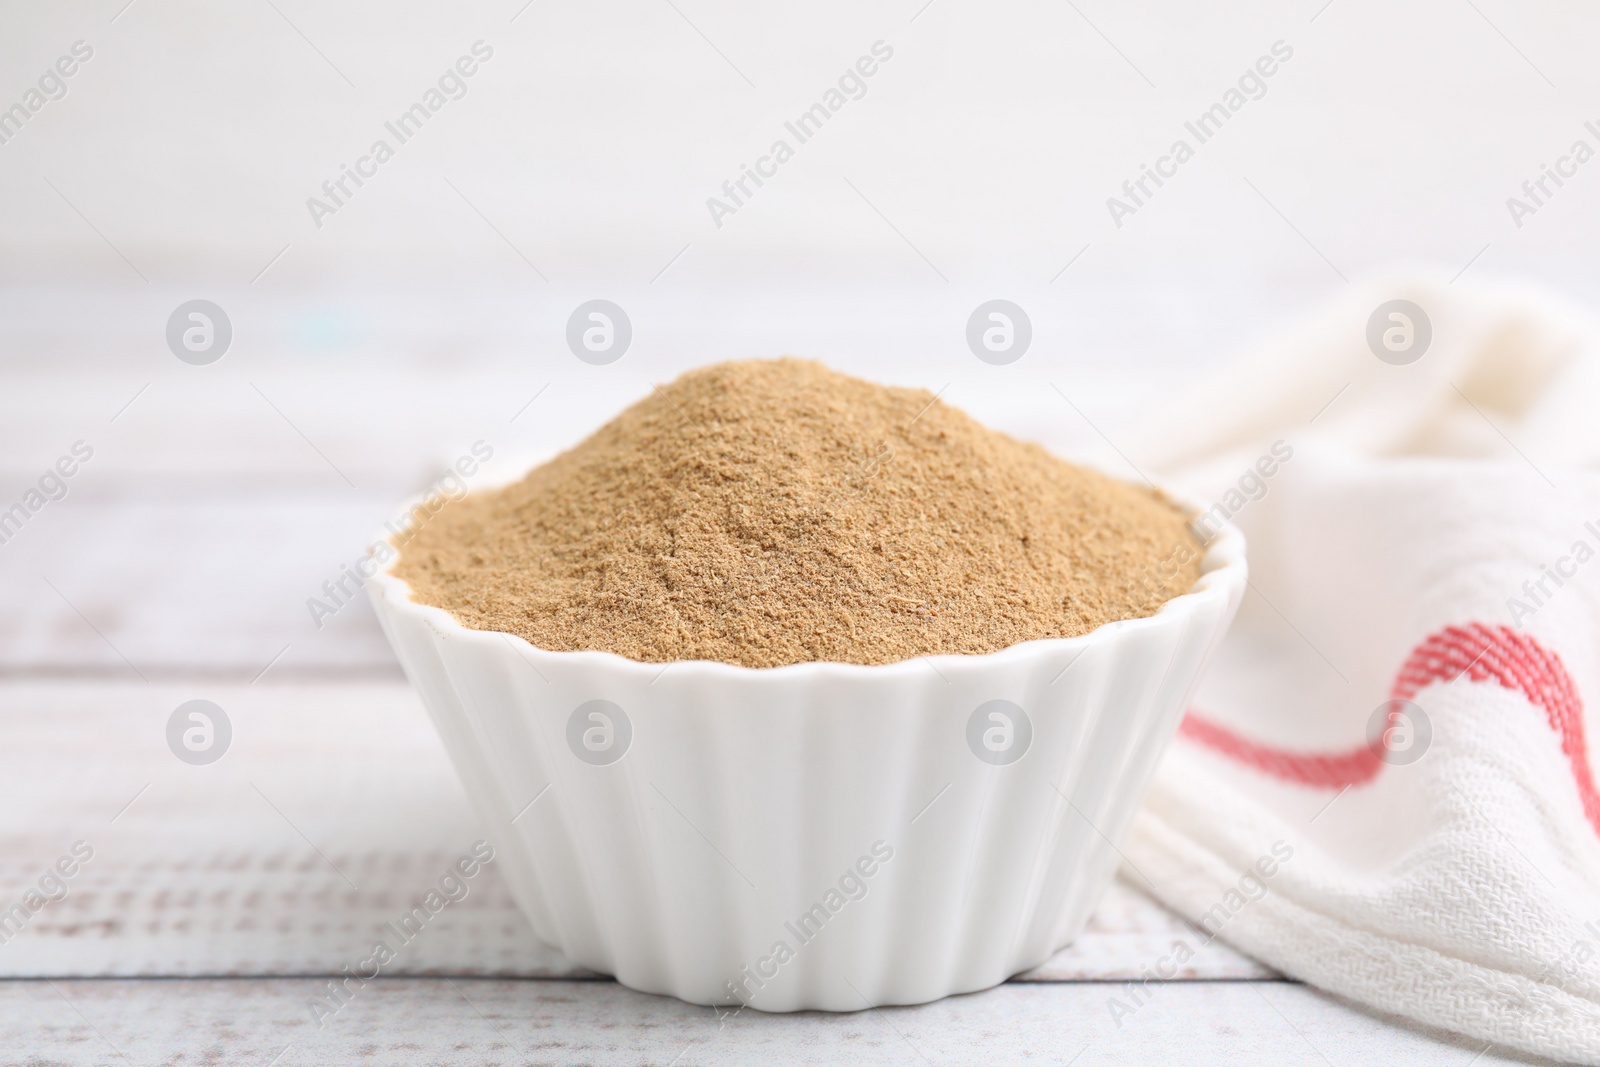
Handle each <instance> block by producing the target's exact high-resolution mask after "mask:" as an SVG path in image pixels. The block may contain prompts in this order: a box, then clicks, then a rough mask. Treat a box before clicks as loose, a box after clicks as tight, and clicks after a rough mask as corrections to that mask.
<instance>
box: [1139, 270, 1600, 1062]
mask: <svg viewBox="0 0 1600 1067" xmlns="http://www.w3.org/2000/svg"><path fill="white" fill-rule="evenodd" d="M1127 445H1128V446H1129V447H1128V448H1127V451H1128V453H1129V455H1130V456H1132V457H1134V459H1135V460H1136V461H1137V462H1139V464H1140V466H1141V467H1143V468H1144V469H1145V470H1146V471H1148V472H1149V473H1150V475H1151V476H1152V477H1159V478H1162V479H1164V480H1166V481H1167V482H1169V483H1171V484H1174V485H1175V486H1178V487H1181V488H1184V489H1186V490H1188V491H1190V492H1192V493H1194V494H1195V495H1197V496H1201V497H1203V498H1204V499H1207V500H1210V501H1214V502H1215V504H1216V506H1215V508H1214V509H1213V511H1212V512H1211V514H1213V515H1214V516H1216V517H1222V516H1227V517H1229V518H1231V520H1232V521H1233V522H1235V523H1236V524H1238V525H1239V526H1240V527H1241V528H1242V529H1243V530H1244V531H1245V534H1246V536H1247V537H1248V539H1249V543H1250V550H1249V559H1250V566H1251V587H1250V591H1249V592H1248V593H1247V595H1246V598H1245V602H1244V606H1243V608H1242V609H1241V612H1240V614H1239V618H1238V621H1237V622H1236V623H1235V627H1234V630H1233V631H1232V632H1231V633H1230V635H1229V636H1228V638H1227V640H1226V642H1225V643H1224V646H1223V648H1222V650H1221V652H1220V653H1219V656H1218V660H1217V662H1216V664H1215V665H1214V667H1213V668H1212V670H1211V672H1210V673H1209V674H1208V676H1207V678H1206V679H1205V681H1204V682H1203V683H1202V686H1201V689H1200V692H1199V694H1198V696H1197V698H1196V701H1195V704H1194V706H1193V707H1192V709H1191V711H1190V713H1189V715H1188V717H1187V719H1186V720H1185V722H1184V725H1183V728H1182V730H1181V733H1180V736H1179V740H1178V741H1176V742H1175V743H1174V744H1173V746H1172V749H1171V750H1170V752H1169V754H1168V756H1167V758H1166V760H1165V762H1164V764H1163V766H1162V769H1161V771H1160V773H1159V775H1158V777H1157V779H1156V782H1155V784H1154V786H1153V788H1152V790H1151V793H1150V796H1149V800H1148V802H1147V804H1146V806H1145V808H1144V810H1143V811H1142V812H1141V814H1140V816H1139V817H1138V819H1137V821H1136V823H1135V825H1134V827H1133V830H1132V833H1131V835H1130V840H1129V844H1128V846H1127V851H1126V855H1127V859H1128V862H1127V864H1126V867H1125V870H1124V874H1125V876H1127V877H1129V878H1130V879H1131V880H1132V881H1133V882H1134V883H1135V884H1139V885H1142V886H1145V887H1146V888H1148V889H1150V890H1151V891H1152V892H1154V893H1155V894H1156V895H1157V896H1159V897H1160V898H1161V899H1163V900H1164V901H1165V902H1166V903H1168V904H1169V905H1171V906H1172V907H1174V908H1175V909H1177V910H1178V911H1179V912H1181V913H1183V914H1184V915H1185V916H1186V917H1188V918H1189V919H1190V920H1191V921H1192V922H1193V923H1195V925H1196V927H1197V930H1196V932H1195V933H1194V934H1193V935H1192V937H1191V938H1189V939H1180V940H1179V941H1177V942H1175V943H1174V944H1173V946H1172V950H1171V953H1170V954H1169V955H1168V956H1166V957H1162V958H1160V959H1158V960H1156V961H1153V962H1152V965H1151V967H1150V968H1149V970H1148V972H1147V973H1148V975H1149V976H1150V977H1152V978H1156V977H1161V976H1163V975H1164V974H1165V973H1166V972H1167V971H1168V970H1170V969H1171V968H1172V967H1174V966H1178V965H1180V964H1181V961H1182V960H1183V959H1185V958H1187V955H1188V954H1189V953H1191V952H1193V951H1194V950H1195V948H1196V946H1197V945H1198V944H1201V943H1204V942H1206V941H1208V940H1209V939H1210V938H1213V937H1219V938H1221V939H1223V940H1226V941H1229V942H1232V943H1233V944H1234V945H1236V946H1238V947H1240V948H1242V949H1244V950H1245V951H1247V952H1250V953H1251V954H1253V955H1255V956H1257V957H1258V958H1260V959H1262V960H1263V961H1265V962H1267V963H1268V964H1270V965H1272V966H1273V967H1276V968H1278V969H1279V970H1281V971H1283V972H1285V973H1287V974H1289V975H1292V976H1294V977H1298V978H1301V979H1303V980H1305V981H1307V982H1309V983H1312V984H1314V985H1317V986H1320V987H1322V988H1324V989H1327V990H1330V991H1332V992H1334V993H1336V994H1339V995H1342V996H1345V997H1348V998H1350V999H1352V1000H1355V1001H1359V1002H1361V1003H1363V1004H1366V1005H1369V1006H1370V1007H1372V1008H1374V1009H1377V1010H1379V1011H1382V1012H1387V1013H1394V1014H1398V1015H1402V1016H1407V1017H1409V1018H1411V1019H1414V1020H1417V1021H1419V1022H1422V1023H1425V1024H1429V1025H1432V1026H1438V1027H1443V1028H1446V1029H1450V1030H1454V1031H1457V1032H1460V1033H1463V1034H1467V1035H1470V1036H1473V1037H1476V1038H1478V1039H1481V1040H1483V1041H1485V1042H1493V1043H1496V1044H1499V1045H1503V1046H1509V1047H1512V1048H1516V1049H1521V1050H1524V1051H1528V1052H1533V1053H1537V1054H1541V1055H1545V1056H1550V1057H1554V1058H1558V1059H1563V1060H1578V1061H1582V1062H1585V1063H1592V1064H1594V1063H1600V796H1597V792H1596V786H1595V777H1594V773H1593V769H1592V768H1593V764H1594V762H1595V760H1594V756H1593V754H1592V753H1591V750H1590V744H1591V740H1592V739H1593V738H1595V737H1596V736H1597V735H1600V727H1597V724H1596V711H1595V709H1596V708H1597V707H1600V468H1597V465H1596V464H1597V460H1600V326H1597V324H1596V323H1595V322H1593V321H1591V320H1590V319H1589V318H1588V317H1587V316H1585V315H1584V314H1583V313H1581V312H1579V311H1577V310H1575V309H1572V308H1570V307H1567V306H1564V305H1563V304H1562V303H1561V302H1560V301H1558V300H1556V299H1555V298H1553V297H1550V296H1548V295H1544V294H1540V293H1535V292H1529V291H1526V290H1521V289H1515V288H1507V287H1481V288H1480V287H1473V288H1468V287H1466V286H1465V285H1449V284H1445V283H1443V282H1436V281H1429V280H1426V279H1425V278H1413V279H1402V280H1397V281H1387V282H1378V283H1374V284H1370V285H1362V286H1352V287H1351V291H1350V293H1349V294H1348V296H1347V297H1346V298H1344V299H1341V300H1340V301H1338V302H1337V303H1336V304H1335V305H1334V306H1332V307H1331V308H1329V309H1327V310H1326V312H1325V313H1323V314H1321V315H1319V316H1318V317H1317V318H1316V319H1315V321H1312V322H1309V323H1308V324H1307V325H1306V327H1305V328H1304V329H1303V330H1301V331H1300V332H1299V333H1297V334H1295V335H1294V336H1291V337H1289V338H1288V339H1286V340H1285V341H1284V342H1283V343H1280V344H1277V345H1273V346H1269V347H1267V348H1265V349H1263V350H1262V351H1260V352H1259V353H1257V354H1256V355H1254V356H1252V357H1250V358H1247V359H1245V360H1244V361H1242V362H1241V363H1240V364H1238V365H1237V366H1235V367H1234V368H1233V369H1231V370H1230V371H1229V372H1227V373H1226V374H1224V375H1222V376H1221V377H1219V378H1215V379H1213V380H1211V381H1209V382H1207V383H1206V384H1205V386H1204V387H1203V388H1201V389H1197V390H1195V391H1194V392H1192V393H1191V394H1190V395H1189V396H1187V397H1186V398H1185V399H1184V400H1183V401H1182V402H1181V403H1180V404H1179V405H1178V406H1177V408H1176V410H1168V411H1164V412H1162V413H1161V415H1160V417H1159V419H1157V420H1154V421H1152V423H1151V424H1150V425H1149V426H1148V427H1147V428H1145V429H1144V430H1143V431H1142V432H1141V433H1140V435H1139V436H1138V438H1137V440H1130V441H1128V442H1127ZM1143 995H1144V990H1143V988H1142V985H1141V984H1140V983H1133V984H1131V985H1129V986H1128V987H1125V988H1124V989H1123V990H1121V991H1120V992H1119V994H1118V996H1117V997H1116V998H1114V1002H1113V1004H1112V1011H1113V1014H1116V1015H1118V1016H1119V1020H1120V1018H1121V1017H1123V1016H1124V1014H1125V1013H1131V1012H1133V1011H1136V1010H1137V1007H1138V1002H1139V1001H1140V999H1141V998H1142V997H1143ZM1119 1006H1120V1010H1119Z"/></svg>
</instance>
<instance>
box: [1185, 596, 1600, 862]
mask: <svg viewBox="0 0 1600 1067" xmlns="http://www.w3.org/2000/svg"><path fill="white" fill-rule="evenodd" d="M1463 674H1465V675H1466V677H1467V680H1468V681H1470V682H1494V683H1496V684H1497V685H1499V686H1501V687H1502V688H1505V689H1510V690H1513V691H1515V692H1518V693H1521V694H1522V695H1523V696H1525V697H1527V698H1528V701H1529V703H1531V704H1532V705H1533V706H1534V707H1536V708H1539V709H1540V710H1542V711H1543V712H1544V714H1545V718H1546V720H1547V721H1548V722H1549V724H1550V728H1551V729H1552V730H1554V731H1555V732H1556V735H1557V736H1558V737H1559V738H1560V739H1561V751H1562V753H1563V754H1564V755H1565V756H1566V757H1567V762H1568V764H1569V766H1570V768H1571V771H1572V780H1573V782H1574V783H1575V784H1576V785H1577V788H1578V799H1579V800H1580V801H1581V802H1582V804H1583V812H1584V815H1585V816H1587V817H1588V819H1589V823H1590V825H1592V826H1593V827H1594V829H1595V832H1596V833H1597V834H1600V790H1596V788H1595V781H1594V773H1593V771H1592V770H1591V768H1590V766H1589V751H1588V745H1587V743H1586V741H1585V739H1584V731H1583V701H1582V700H1581V699H1580V698H1579V696H1578V689H1577V686H1575V685H1573V682H1572V676H1571V675H1570V674H1568V673H1567V668H1566V665H1565V664H1563V663H1562V662H1561V657H1560V656H1558V655H1556V654H1555V653H1554V652H1552V651H1550V650H1549V649H1547V648H1545V647H1544V646H1543V645H1541V644H1540V643H1539V642H1538V641H1536V640H1534V639H1533V638H1532V637H1529V636H1527V635H1526V634H1520V633H1518V632H1517V631H1515V630H1513V629H1512V628H1511V627H1509V626H1490V625H1487V624H1486V623H1481V622H1473V623H1467V624H1466V625H1464V626H1447V627H1445V628H1444V629H1443V630H1440V631H1438V632H1437V633H1434V634H1430V635H1429V636H1428V637H1427V638H1426V639H1424V640H1423V641H1422V642H1421V643H1420V644H1418V645H1417V647H1416V648H1414V649H1412V650H1411V655H1409V656H1407V657H1406V661H1405V663H1404V665H1402V666H1401V668H1400V672H1399V673H1398V674H1397V675H1396V676H1395V680H1394V687H1393V688H1392V689H1391V690H1390V697H1391V698H1392V699H1395V700H1410V699H1412V698H1413V697H1415V696H1416V695H1417V693H1418V692H1420V691H1421V690H1422V689H1424V688H1426V687H1427V686H1429V685H1432V684H1433V683H1434V682H1441V681H1454V680H1456V679H1457V678H1459V677H1461V676H1462V675H1463ZM1178 732H1179V734H1180V736H1182V737H1184V738H1186V739H1188V740H1190V741H1193V742H1195V743H1197V744H1200V745H1204V746H1205V747H1207V748H1209V749H1212V750H1213V751H1215V752H1219V753H1221V754H1222V755H1224V756H1227V757H1228V758H1230V759H1233V760H1235V761H1237V762H1239V763H1242V764H1244V765H1245V766H1247V767H1252V768H1254V769H1255V770H1258V771H1260V772H1261V773H1263V774H1266V775H1269V776H1271V777H1273V778H1277V779H1280V780H1282V781H1286V782H1295V783H1297V784H1299V785H1305V786H1311V787H1313V788H1320V789H1343V788H1346V787H1348V786H1353V785H1364V784H1365V783H1367V782H1370V781H1372V780H1373V779H1374V778H1376V777H1377V776H1378V773H1379V772H1380V771H1381V770H1382V769H1383V759H1382V757H1381V754H1380V750H1379V749H1378V748H1377V747H1375V746H1373V745H1368V744H1363V745H1361V746H1359V747H1357V748H1353V749H1350V750H1348V751H1345V752H1333V753H1322V752H1298V751H1294V750H1292V749H1286V748H1279V747H1276V746H1274V745H1264V744H1261V743H1259V742H1256V741H1251V740H1250V739H1249V738H1246V737H1244V736H1243V735H1241V734H1239V733H1236V732H1234V731H1233V730H1231V729H1229V728H1228V727H1226V726H1223V725H1222V724H1220V723H1218V722H1216V721H1214V720H1212V719H1208V718H1206V717H1205V716H1203V715H1200V714H1198V713H1196V712H1195V711H1194V710H1193V709H1191V710H1190V711H1189V714H1188V715H1187V716H1186V717H1185V718H1184V720H1183V725H1182V726H1181V727H1180V728H1179V731H1178Z"/></svg>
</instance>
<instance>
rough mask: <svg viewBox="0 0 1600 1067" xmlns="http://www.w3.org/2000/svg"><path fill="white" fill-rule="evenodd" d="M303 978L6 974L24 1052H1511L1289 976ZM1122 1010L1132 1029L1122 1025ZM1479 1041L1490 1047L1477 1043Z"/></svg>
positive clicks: (1325, 1060)
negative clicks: (1161, 981) (841, 988)
mask: <svg viewBox="0 0 1600 1067" xmlns="http://www.w3.org/2000/svg"><path fill="white" fill-rule="evenodd" d="M320 985H321V983H320V982H319V980H316V979H310V978H284V979H234V980H221V979H212V980H199V981H196V980H177V981H151V980H123V981H55V982H50V983H45V982H6V983H0V1031H3V1032H4V1033H5V1034H6V1035H7V1037H8V1046H9V1047H8V1049H7V1051H8V1052H9V1053H10V1054H11V1060H12V1062H22V1063H30V1064H47V1063H48V1064H61V1065H72V1067H77V1065H80V1064H81V1065H85V1067H87V1065H91V1064H94V1065H98V1064H139V1065H141V1067H156V1065H171V1067H179V1065H187V1064H194V1063H228V1064H259V1065H261V1067H267V1065H269V1064H272V1065H275V1067H302V1065H304V1067H311V1065H320V1064H341V1065H342V1064H351V1063H363V1064H382V1065H394V1067H411V1065H423V1064H428V1065H435V1064H459V1065H488V1064H504V1065H510V1064H619V1065H620V1064H629V1065H634V1064H654V1065H660V1067H667V1065H672V1067H692V1065H698V1064H708V1065H709V1064H744V1063H780V1062H781V1063H792V1064H816V1065H819V1067H833V1065H844V1064H851V1065H857V1064H859V1065H869V1064H871V1065H877V1064H885V1065H888V1064H893V1065H896V1067H898V1065H901V1064H908V1063H921V1064H936V1063H977V1062H982V1063H986V1064H1069V1063H1070V1064H1075V1065H1076V1067H1097V1065H1112V1064H1129V1065H1137V1067H1145V1065H1148V1064H1168V1063H1172V1064H1189V1063H1227V1064H1233V1065H1238V1067H1253V1065H1261V1067H1298V1065H1302V1064H1304V1065H1308V1067H1329V1065H1330V1064H1356V1063H1406V1064H1421V1065H1438V1067H1467V1065H1469V1064H1471V1065H1474V1067H1478V1065H1485V1067H1486V1065H1490V1064H1499V1063H1528V1062H1536V1061H1529V1060H1525V1059H1520V1058H1509V1059H1508V1058H1504V1057H1503V1056H1501V1055H1499V1054H1498V1053H1497V1051H1496V1050H1493V1049H1489V1050H1485V1049H1484V1047H1483V1045H1482V1044H1481V1043H1478V1044H1473V1043H1471V1042H1467V1041H1465V1040H1462V1039H1458V1038H1454V1037H1451V1036H1449V1035H1444V1034H1437V1033H1434V1034H1430V1033H1425V1032H1423V1031H1420V1030H1416V1029H1413V1028H1409V1027H1404V1026H1400V1025H1396V1024H1395V1022H1394V1021H1392V1020H1387V1019H1384V1018H1380V1017H1377V1016H1374V1015H1371V1014H1367V1013H1364V1012H1359V1011H1356V1010H1353V1009H1351V1008H1349V1007H1347V1006H1345V1005H1343V1004H1341V1003H1340V1002H1338V1001H1336V1000H1334V999H1333V998H1330V997H1327V996H1324V995H1322V994H1320V993H1317V992H1316V991H1314V990H1311V989H1308V988H1306V987H1305V986H1300V985H1295V984H1293V983H1286V982H1200V983H1193V982H1179V983H1168V984H1166V985H1162V986H1160V987H1159V988H1157V989H1155V990H1154V991H1153V992H1152V993H1151V994H1150V995H1149V996H1148V998H1147V999H1146V1000H1145V1001H1144V1003H1143V1005H1142V1006H1140V1007H1138V1008H1137V1009H1135V1010H1133V1012H1132V1013H1131V1014H1122V1013H1120V1012H1119V1013H1118V1014H1117V1015H1116V1016H1115V1017H1114V1016H1113V1014H1112V1012H1111V1010H1110V1008H1109V1004H1110V1003H1111V1002H1112V1001H1113V1000H1116V1001H1118V1002H1123V1003H1125V1002H1126V1001H1127V999H1128V998H1127V994H1126V992H1125V991H1124V990H1123V989H1122V988H1121V987H1119V986H1114V985H1107V984H1104V983H1093V982H1086V983H1060V984H1051V985H1040V984H1032V985H1027V984H1011V985H1005V986H1001V987H999V988H998V989H993V990H989V991H987V992H984V993H974V994H971V995H968V996H962V997H950V998H948V999H946V1000H941V1001H937V1002H935V1003H933V1004H924V1005H920V1006H916V1007H906V1008H885V1009H879V1010H872V1011H861V1012H855V1013H851V1014H826V1013H821V1012H802V1013H797V1014H793V1015H765V1014H762V1013H760V1012H755V1011H743V1012H739V1013H737V1014H726V1013H725V1010H724V1012H719V1011H718V1010H717V1009H713V1008H705V1007H696V1006H693V1005H689V1004H684V1003H682V1002H681V1001H677V1000H674V999H672V998H670V997H654V996H647V995H645V994H642V993H635V992H633V991H631V990H628V989H624V988H622V987H621V986H618V985H616V984H615V983H612V982H594V981H591V982H570V981H505V980H490V979H472V978H453V979H426V978H418V979H381V978H380V979H378V980H376V981H374V982H372V983H369V984H368V985H367V986H366V987H364V988H362V989H360V990H358V991H356V992H355V993H353V994H352V995H351V997H350V998H349V1000H348V1002H347V1004H346V1006H345V1007H344V1008H343V1009H342V1010H340V1011H339V1012H338V1013H337V1014H335V1015H333V1016H331V1017H330V1018H326V1019H324V1020H323V1023H324V1025H322V1026H320V1027H319V1026H318V1022H317V1019H316V1017H315V1016H314V1015H313V1012H312V1011H311V1009H310V1004H311V1003H312V1001H313V999H314V998H315V997H317V996H318V994H319V988H320ZM1119 1024H1120V1025H1119ZM1480 1054H1481V1055H1480Z"/></svg>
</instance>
